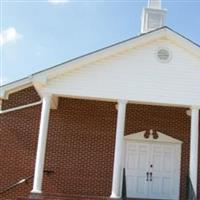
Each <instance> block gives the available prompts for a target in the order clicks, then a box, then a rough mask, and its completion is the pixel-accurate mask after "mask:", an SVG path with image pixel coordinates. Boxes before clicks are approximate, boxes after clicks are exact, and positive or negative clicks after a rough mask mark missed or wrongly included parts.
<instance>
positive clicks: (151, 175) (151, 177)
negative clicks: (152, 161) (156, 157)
mask: <svg viewBox="0 0 200 200" xmlns="http://www.w3.org/2000/svg"><path fill="white" fill-rule="evenodd" d="M149 175H150V180H149V181H152V179H153V173H152V172H150V173H149Z"/></svg>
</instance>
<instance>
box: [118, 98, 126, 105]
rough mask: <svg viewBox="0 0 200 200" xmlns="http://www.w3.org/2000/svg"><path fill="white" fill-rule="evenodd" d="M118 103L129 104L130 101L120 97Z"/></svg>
mask: <svg viewBox="0 0 200 200" xmlns="http://www.w3.org/2000/svg"><path fill="white" fill-rule="evenodd" d="M117 103H118V104H127V103H128V100H125V99H118V100H117Z"/></svg>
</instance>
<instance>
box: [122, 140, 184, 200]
mask: <svg viewBox="0 0 200 200" xmlns="http://www.w3.org/2000/svg"><path fill="white" fill-rule="evenodd" d="M180 154H181V152H180V148H179V146H178V145H176V144H165V143H154V142H151V143H145V142H133V141H130V142H127V143H126V156H125V168H126V184H127V196H128V197H135V198H147V199H148V198H149V199H169V200H178V199H179V184H180V183H179V182H180V156H181V155H180Z"/></svg>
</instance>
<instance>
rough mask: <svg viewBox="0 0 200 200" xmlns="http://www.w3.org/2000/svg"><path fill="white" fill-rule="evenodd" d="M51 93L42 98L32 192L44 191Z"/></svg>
mask: <svg viewBox="0 0 200 200" xmlns="http://www.w3.org/2000/svg"><path fill="white" fill-rule="evenodd" d="M50 104H51V95H49V94H45V95H44V97H43V99H42V110H41V118H40V129H39V136H38V146H37V154H36V161H35V173H34V180H33V189H32V191H31V192H32V193H41V192H42V181H43V171H44V161H45V151H46V142H47V133H48V125H49V113H50Z"/></svg>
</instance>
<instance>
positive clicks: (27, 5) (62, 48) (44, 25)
mask: <svg viewBox="0 0 200 200" xmlns="http://www.w3.org/2000/svg"><path fill="white" fill-rule="evenodd" d="M146 6H147V0H87V1H86V0H35V1H34V0H0V51H1V52H0V55H1V56H0V69H1V70H0V85H4V84H6V83H9V82H12V81H15V80H18V79H21V78H24V77H26V76H30V75H31V74H33V73H35V72H38V71H40V70H43V69H46V68H49V67H52V66H54V65H57V64H59V63H62V62H65V61H67V60H69V59H72V58H75V57H78V56H81V55H83V54H86V53H89V52H92V51H95V50H97V49H101V48H103V47H106V46H109V45H111V44H114V43H117V42H120V41H123V40H126V39H129V38H131V37H134V36H136V35H138V34H140V25H141V21H140V19H141V13H142V9H143V8H144V7H146ZM162 7H163V8H165V9H167V16H166V25H167V26H168V27H170V28H172V29H173V30H175V31H176V32H179V33H180V34H182V35H184V36H186V37H187V38H189V39H191V40H193V41H194V42H195V43H197V44H200V0H163V1H162Z"/></svg>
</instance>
